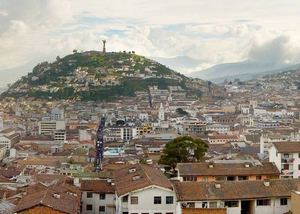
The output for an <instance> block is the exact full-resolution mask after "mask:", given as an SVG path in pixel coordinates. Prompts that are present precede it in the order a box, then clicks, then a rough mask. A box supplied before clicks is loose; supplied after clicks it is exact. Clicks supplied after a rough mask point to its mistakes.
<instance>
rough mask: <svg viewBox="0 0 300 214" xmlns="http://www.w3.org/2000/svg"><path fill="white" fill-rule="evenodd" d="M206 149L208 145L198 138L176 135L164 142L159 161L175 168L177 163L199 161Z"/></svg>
mask: <svg viewBox="0 0 300 214" xmlns="http://www.w3.org/2000/svg"><path fill="white" fill-rule="evenodd" d="M207 149H208V145H207V144H206V143H205V142H204V141H203V140H202V139H200V138H197V139H194V138H192V137H190V136H184V137H177V138H175V139H173V140H171V141H169V142H168V143H167V144H166V147H165V148H164V150H163V154H162V155H161V157H160V160H159V163H160V164H166V165H168V166H170V167H172V168H173V169H175V167H176V165H177V163H187V162H199V161H201V160H202V158H203V157H204V155H205V152H206V151H207Z"/></svg>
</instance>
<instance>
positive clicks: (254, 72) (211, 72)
mask: <svg viewBox="0 0 300 214" xmlns="http://www.w3.org/2000/svg"><path fill="white" fill-rule="evenodd" d="M297 67H300V64H295V65H274V64H262V63H256V62H251V61H243V62H237V63H225V64H219V65H215V66H213V67H210V68H208V69H205V70H202V71H196V72H193V73H191V74H190V75H189V76H191V77H194V78H195V77H197V78H201V79H204V80H210V81H212V82H215V83H221V82H223V81H224V80H234V79H240V80H250V79H253V78H257V77H261V76H264V75H267V74H271V73H278V72H280V71H284V70H289V69H294V68H297Z"/></svg>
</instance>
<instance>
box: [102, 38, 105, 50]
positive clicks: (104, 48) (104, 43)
mask: <svg viewBox="0 0 300 214" xmlns="http://www.w3.org/2000/svg"><path fill="white" fill-rule="evenodd" d="M102 42H103V49H102V53H105V52H106V47H105V44H106V40H105V39H104V40H102Z"/></svg>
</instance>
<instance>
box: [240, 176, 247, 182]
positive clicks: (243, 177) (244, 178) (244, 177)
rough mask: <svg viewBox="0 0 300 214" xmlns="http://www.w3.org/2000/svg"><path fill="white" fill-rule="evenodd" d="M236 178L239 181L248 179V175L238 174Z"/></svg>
mask: <svg viewBox="0 0 300 214" xmlns="http://www.w3.org/2000/svg"><path fill="white" fill-rule="evenodd" d="M238 180H239V181H243V180H248V176H239V177H238Z"/></svg>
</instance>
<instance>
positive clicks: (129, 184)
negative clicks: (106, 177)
mask: <svg viewBox="0 0 300 214" xmlns="http://www.w3.org/2000/svg"><path fill="white" fill-rule="evenodd" d="M115 181H116V182H115V184H116V213H121V214H125V213H151V214H153V213H166V214H175V213H176V196H175V192H174V189H173V186H172V184H171V182H170V181H169V180H168V179H167V178H166V177H165V175H164V174H163V173H162V172H161V171H159V170H157V169H154V168H153V167H151V166H148V165H134V166H129V167H125V168H123V169H120V170H118V171H117V172H116V173H115Z"/></svg>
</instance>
